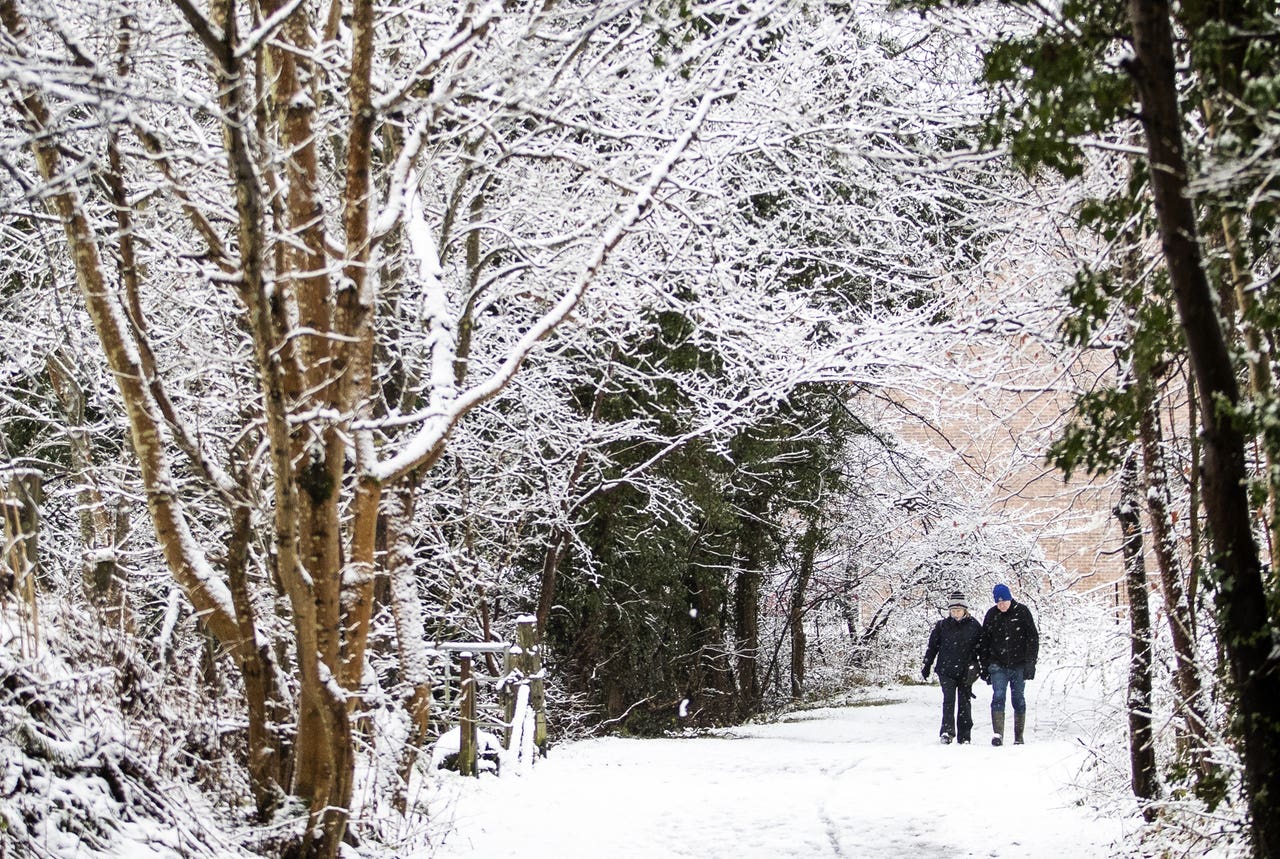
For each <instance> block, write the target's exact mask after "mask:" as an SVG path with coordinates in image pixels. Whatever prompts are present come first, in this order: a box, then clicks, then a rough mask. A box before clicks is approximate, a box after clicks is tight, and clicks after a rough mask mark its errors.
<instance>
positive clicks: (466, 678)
mask: <svg viewBox="0 0 1280 859" xmlns="http://www.w3.org/2000/svg"><path fill="white" fill-rule="evenodd" d="M458 661H459V662H460V663H461V670H460V671H459V674H460V676H459V678H458V680H459V684H458V685H459V686H460V687H461V694H462V700H461V701H460V704H461V706H462V715H461V717H459V719H458V729H459V730H458V733H459V734H460V736H459V738H458V772H460V773H462V774H463V775H471V776H474V775H478V774H479V771H478V769H477V768H476V683H475V678H474V677H472V676H471V654H470V653H463V654H462V655H461V656H460V657H459V660H458Z"/></svg>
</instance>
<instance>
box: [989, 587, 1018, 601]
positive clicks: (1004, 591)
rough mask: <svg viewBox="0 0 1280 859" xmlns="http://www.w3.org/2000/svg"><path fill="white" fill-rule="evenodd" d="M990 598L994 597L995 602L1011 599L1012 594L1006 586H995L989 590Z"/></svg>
mask: <svg viewBox="0 0 1280 859" xmlns="http://www.w3.org/2000/svg"><path fill="white" fill-rule="evenodd" d="M991 596H993V597H995V600H996V602H1000V600H1011V599H1013V594H1011V593H1010V592H1009V586H1008V585H996V586H995V587H994V588H992V589H991Z"/></svg>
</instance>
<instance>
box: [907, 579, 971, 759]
mask: <svg viewBox="0 0 1280 859" xmlns="http://www.w3.org/2000/svg"><path fill="white" fill-rule="evenodd" d="M981 637H982V624H980V623H978V621H977V619H976V618H974V617H973V616H972V615H970V614H969V601H968V600H967V599H965V596H964V594H963V593H961V592H960V591H952V592H951V594H950V595H949V596H948V597H947V617H944V618H943V619H942V620H940V621H938V622H937V623H936V624H934V626H933V632H932V633H931V634H930V635H929V646H928V647H927V648H926V649H925V652H924V667H923V668H921V669H920V676H921V678H923V679H925V680H928V679H929V668H930V667H931V666H932V665H933V664H934V659H935V658H936V659H937V661H938V662H937V674H938V683H939V684H941V685H942V728H941V729H940V731H939V737H940V738H941V740H942V742H943V743H950V742H951V740H952V739H955V740H957V741H958V742H961V743H967V742H969V739H970V732H971V731H972V730H973V710H972V708H971V706H970V699H971V698H972V697H973V683H974V681H975V680H977V679H978V671H979V667H978V640H979V639H980V638H981Z"/></svg>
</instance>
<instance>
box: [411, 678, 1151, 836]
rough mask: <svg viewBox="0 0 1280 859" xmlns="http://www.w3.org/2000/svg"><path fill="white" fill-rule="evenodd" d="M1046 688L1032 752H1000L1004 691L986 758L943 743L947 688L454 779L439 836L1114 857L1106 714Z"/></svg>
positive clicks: (983, 713)
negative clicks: (1091, 760)
mask: <svg viewBox="0 0 1280 859" xmlns="http://www.w3.org/2000/svg"><path fill="white" fill-rule="evenodd" d="M1034 685H1035V684H1030V685H1029V688H1028V699H1029V702H1030V712H1029V720H1028V736H1027V745H1024V746H1012V745H1009V746H1005V747H1002V748H993V747H992V746H991V745H990V723H989V716H988V704H989V701H990V690H989V688H988V687H986V686H985V685H982V684H978V686H977V687H975V691H976V692H977V693H978V698H977V699H976V700H975V701H974V702H973V704H974V717H975V721H976V723H977V724H976V725H975V727H974V743H973V745H968V746H960V745H950V746H943V745H940V744H939V743H938V740H937V734H938V721H939V715H940V710H941V699H942V693H941V691H940V690H939V689H938V687H937V686H936V685H931V686H918V687H890V688H884V689H876V690H870V691H869V692H867V693H865V694H864V695H863V696H861V698H859V699H855V700H857V701H858V705H857V706H840V707H827V708H823V709H818V710H808V711H802V712H796V713H792V714H791V715H789V716H787V717H784V718H783V719H782V720H781V721H780V722H777V723H773V724H761V725H747V726H743V727H738V728H732V729H727V730H724V731H721V732H717V733H716V734H714V735H711V736H702V737H696V738H694V737H690V738H670V739H657V740H640V739H624V738H617V737H611V738H602V739H595V740H588V741H584V742H579V743H573V744H568V745H564V746H560V747H555V748H553V749H552V750H551V753H550V755H549V757H548V758H546V759H545V760H542V761H539V762H538V764H537V766H535V767H534V768H533V770H532V771H531V772H529V773H527V774H525V775H519V776H515V775H506V776H503V777H501V778H496V777H492V776H485V777H482V778H480V779H465V778H461V777H450V778H448V779H446V780H445V781H444V782H443V784H444V785H445V788H444V790H443V791H442V792H441V793H440V794H439V799H438V800H437V801H436V803H433V805H436V807H435V808H434V809H433V814H432V821H433V824H434V826H433V828H435V829H436V830H437V831H444V829H448V830H449V831H448V832H447V834H445V835H444V836H443V837H442V840H443V843H442V844H440V845H438V846H437V847H436V849H434V850H433V851H432V852H431V854H430V855H432V856H434V857H436V859H463V857H486V859H505V857H512V859H515V857H521V859H538V857H547V859H552V857H555V859H574V858H575V857H583V859H587V857H591V859H596V857H601V856H608V857H611V859H628V858H629V857H636V859H639V857H645V859H650V858H651V857H652V858H653V859H658V857H698V859H708V857H735V859H753V857H761V859H763V857H806V858H807V859H808V857H835V859H842V857H848V859H854V857H856V859H890V857H892V859H900V857H913V859H915V857H924V859H928V857H965V856H976V857H1033V859H1034V858H1035V857H1055V859H1057V857H1064V859H1071V857H1081V859H1084V857H1107V856H1111V855H1113V853H1116V852H1118V851H1119V849H1120V848H1119V844H1120V843H1121V839H1122V838H1123V834H1124V833H1123V825H1124V822H1125V821H1123V820H1121V819H1119V818H1118V817H1115V818H1105V817H1099V816H1098V815H1097V814H1096V813H1095V812H1094V811H1092V810H1090V809H1088V808H1086V807H1084V806H1083V805H1082V804H1079V803H1078V790H1077V789H1075V788H1074V787H1072V786H1071V783H1072V780H1073V778H1074V776H1075V774H1076V773H1077V771H1078V770H1079V768H1080V766H1081V764H1082V762H1083V761H1084V760H1085V757H1086V755H1087V752H1086V750H1085V747H1084V745H1083V744H1082V743H1081V742H1080V741H1079V738H1078V737H1077V736H1075V728H1076V725H1077V724H1079V723H1080V722H1079V721H1078V719H1077V716H1078V715H1079V708H1082V707H1084V708H1087V707H1088V706H1089V703H1088V702H1085V701H1071V700H1068V699H1066V698H1060V697H1056V696H1055V697H1051V696H1050V693H1045V694H1044V695H1041V696H1037V695H1035V694H1034V692H1035V691H1036V690H1034V689H1032V688H1030V687H1031V686H1034ZM1042 699H1048V700H1042ZM1009 718H1010V721H1012V713H1010V717H1009ZM1010 730H1011V727H1010ZM1126 811H1127V810H1124V809H1121V810H1118V811H1117V814H1118V815H1124V814H1125V813H1126Z"/></svg>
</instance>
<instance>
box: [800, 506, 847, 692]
mask: <svg viewBox="0 0 1280 859" xmlns="http://www.w3.org/2000/svg"><path fill="white" fill-rule="evenodd" d="M817 535H818V526H817V524H816V523H815V522H812V521H810V522H809V527H808V528H807V529H806V530H805V533H804V537H802V538H801V540H800V546H799V549H800V572H799V573H798V574H797V575H796V580H795V584H794V586H793V587H792V589H791V606H790V609H789V611H788V617H787V625H788V627H789V628H790V629H791V697H792V699H793V700H794V699H798V698H799V697H800V696H802V695H803V694H804V678H805V647H806V645H807V643H808V642H807V640H806V638H805V634H804V615H805V612H804V608H805V601H806V600H807V599H808V597H807V593H808V590H809V580H810V579H812V578H813V560H814V557H815V556H816V555H817V551H818V539H817ZM850 632H851V633H852V630H850Z"/></svg>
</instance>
